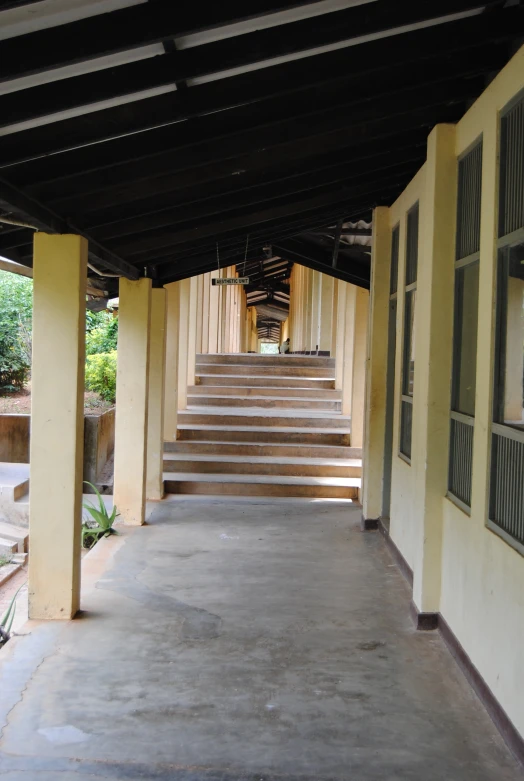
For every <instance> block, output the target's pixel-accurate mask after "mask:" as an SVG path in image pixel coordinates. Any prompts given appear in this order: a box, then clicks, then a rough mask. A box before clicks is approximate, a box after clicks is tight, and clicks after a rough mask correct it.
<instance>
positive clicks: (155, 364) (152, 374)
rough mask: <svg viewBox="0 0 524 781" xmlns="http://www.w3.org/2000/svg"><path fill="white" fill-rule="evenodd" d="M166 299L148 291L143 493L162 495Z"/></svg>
mask: <svg viewBox="0 0 524 781" xmlns="http://www.w3.org/2000/svg"><path fill="white" fill-rule="evenodd" d="M166 298H167V294H166V291H165V289H164V288H155V289H154V290H152V291H151V333H150V337H149V393H148V414H147V417H148V424H147V473H146V496H147V498H148V499H150V500H152V501H159V500H160V499H162V497H163V496H164V479H163V472H164V468H163V467H164V385H165V366H166Z"/></svg>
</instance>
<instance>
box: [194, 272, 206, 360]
mask: <svg viewBox="0 0 524 781" xmlns="http://www.w3.org/2000/svg"><path fill="white" fill-rule="evenodd" d="M196 283H197V314H196V345H195V349H196V353H197V355H198V354H200V353H202V319H203V311H204V277H203V275H202V274H200V276H198V277H197V278H196Z"/></svg>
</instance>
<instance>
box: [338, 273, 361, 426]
mask: <svg viewBox="0 0 524 781" xmlns="http://www.w3.org/2000/svg"><path fill="white" fill-rule="evenodd" d="M356 297H357V289H356V287H355V285H350V284H348V283H346V295H345V314H344V337H343V344H344V348H343V353H342V380H341V390H342V414H343V415H351V409H352V406H351V397H352V393H353V350H354V348H355V306H356ZM352 423H353V421H352ZM351 441H353V431H352V432H351Z"/></svg>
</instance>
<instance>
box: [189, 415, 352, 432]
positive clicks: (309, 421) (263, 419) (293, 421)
mask: <svg viewBox="0 0 524 781" xmlns="http://www.w3.org/2000/svg"><path fill="white" fill-rule="evenodd" d="M178 424H179V425H184V426H199V425H202V426H224V427H227V428H230V427H232V426H246V427H247V426H262V427H263V428H290V429H294V428H338V429H340V428H345V427H346V426H347V422H346V421H344V420H339V419H338V418H337V417H322V418H313V417H306V416H304V417H295V416H293V417H291V416H290V417H280V416H278V417H277V416H273V415H247V414H246V415H228V414H227V412H226V411H224V414H222V413H219V414H212V415H209V414H208V413H207V412H192V411H191V410H187V411H186V410H184V411H183V412H179V413H178Z"/></svg>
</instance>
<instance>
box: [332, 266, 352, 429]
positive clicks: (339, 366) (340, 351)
mask: <svg viewBox="0 0 524 781" xmlns="http://www.w3.org/2000/svg"><path fill="white" fill-rule="evenodd" d="M347 288H348V284H347V282H342V280H338V285H337V346H336V350H335V388H336V389H337V390H342V385H343V379H344V357H345V344H346V342H345V340H346V296H347ZM348 414H349V413H348Z"/></svg>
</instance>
